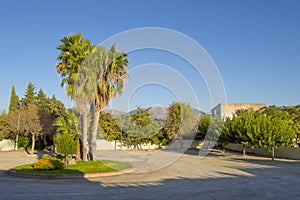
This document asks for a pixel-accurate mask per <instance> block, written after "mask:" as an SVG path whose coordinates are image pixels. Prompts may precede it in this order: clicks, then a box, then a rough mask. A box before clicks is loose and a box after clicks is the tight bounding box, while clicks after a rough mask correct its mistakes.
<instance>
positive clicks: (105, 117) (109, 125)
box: [99, 112, 122, 141]
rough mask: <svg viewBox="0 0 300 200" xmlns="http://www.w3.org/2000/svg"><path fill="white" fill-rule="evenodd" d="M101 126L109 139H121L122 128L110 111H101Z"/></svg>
mask: <svg viewBox="0 0 300 200" xmlns="http://www.w3.org/2000/svg"><path fill="white" fill-rule="evenodd" d="M99 126H100V130H101V132H103V133H104V136H105V138H106V139H107V140H108V141H114V140H119V139H120V138H121V134H122V132H121V128H120V126H118V124H117V121H116V119H115V118H113V116H112V115H111V114H110V113H107V112H100V117H99Z"/></svg>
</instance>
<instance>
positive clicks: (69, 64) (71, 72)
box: [56, 33, 95, 160]
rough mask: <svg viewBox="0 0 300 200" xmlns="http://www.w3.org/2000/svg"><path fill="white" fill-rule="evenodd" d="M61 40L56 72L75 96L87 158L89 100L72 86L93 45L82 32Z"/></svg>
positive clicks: (71, 95) (69, 93) (85, 158)
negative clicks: (84, 37)
mask: <svg viewBox="0 0 300 200" xmlns="http://www.w3.org/2000/svg"><path fill="white" fill-rule="evenodd" d="M61 42H62V44H61V45H58V46H57V47H56V48H57V49H59V50H61V53H60V54H59V55H58V57H57V60H58V61H59V63H58V64H57V65H56V69H57V73H58V74H60V75H61V76H62V78H63V79H62V82H61V85H62V86H66V92H67V95H68V96H70V97H72V98H74V97H76V98H75V100H76V104H77V106H78V108H79V112H80V115H81V141H82V145H83V154H82V159H83V160H87V154H88V143H87V132H88V126H87V122H88V121H87V120H88V115H87V105H88V103H89V102H88V101H87V99H86V98H84V97H83V96H82V95H84V94H78V93H75V92H76V91H75V90H74V89H73V88H74V83H75V82H76V80H77V77H78V73H79V69H80V66H81V65H82V62H83V61H84V60H85V59H86V57H87V56H88V55H89V54H90V53H91V52H92V50H93V49H94V48H95V46H94V45H91V43H90V40H88V39H83V35H82V34H74V33H73V34H70V36H69V37H66V36H64V37H62V39H61ZM77 92H78V91H77ZM74 95H75V96H74ZM79 97H81V98H79Z"/></svg>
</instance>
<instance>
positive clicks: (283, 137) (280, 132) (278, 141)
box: [254, 107, 295, 160]
mask: <svg viewBox="0 0 300 200" xmlns="http://www.w3.org/2000/svg"><path fill="white" fill-rule="evenodd" d="M264 113H267V114H261V115H258V116H257V117H256V120H257V124H258V126H257V127H255V129H254V134H255V135H256V140H257V144H258V146H259V147H263V148H265V149H268V150H270V151H271V152H272V160H274V158H275V149H276V148H279V147H282V146H291V145H292V144H293V138H295V132H294V131H293V124H292V123H291V121H290V119H289V118H288V117H287V113H286V112H284V111H280V109H277V108H275V107H270V108H266V110H265V112H264ZM275 113H276V115H275Z"/></svg>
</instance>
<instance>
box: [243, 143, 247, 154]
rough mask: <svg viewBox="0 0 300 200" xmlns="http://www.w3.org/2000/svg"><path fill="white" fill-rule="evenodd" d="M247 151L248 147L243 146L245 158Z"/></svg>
mask: <svg viewBox="0 0 300 200" xmlns="http://www.w3.org/2000/svg"><path fill="white" fill-rule="evenodd" d="M246 149H247V147H246V146H245V145H243V156H244V157H246Z"/></svg>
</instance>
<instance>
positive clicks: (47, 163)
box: [33, 155, 64, 170]
mask: <svg viewBox="0 0 300 200" xmlns="http://www.w3.org/2000/svg"><path fill="white" fill-rule="evenodd" d="M33 168H34V169H40V170H54V169H63V168H64V163H63V162H62V160H61V159H59V158H56V157H53V156H47V155H45V156H43V157H42V158H41V159H40V160H38V161H37V162H35V163H33Z"/></svg>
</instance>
